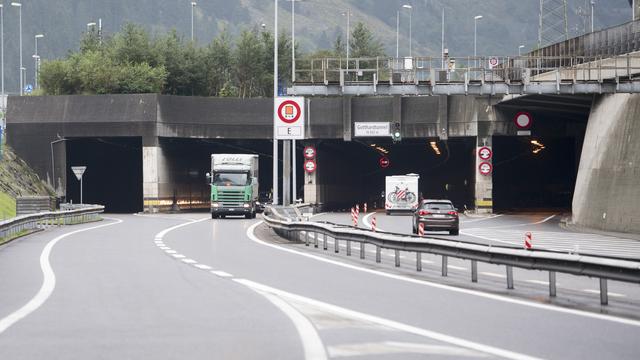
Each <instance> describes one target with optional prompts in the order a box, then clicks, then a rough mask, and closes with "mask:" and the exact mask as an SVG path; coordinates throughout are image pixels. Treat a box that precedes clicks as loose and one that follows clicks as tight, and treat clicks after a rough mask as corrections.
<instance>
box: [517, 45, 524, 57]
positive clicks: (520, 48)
mask: <svg viewBox="0 0 640 360" xmlns="http://www.w3.org/2000/svg"><path fill="white" fill-rule="evenodd" d="M522 48H524V45H520V46H518V56H520V55H522V53H521V50H522Z"/></svg>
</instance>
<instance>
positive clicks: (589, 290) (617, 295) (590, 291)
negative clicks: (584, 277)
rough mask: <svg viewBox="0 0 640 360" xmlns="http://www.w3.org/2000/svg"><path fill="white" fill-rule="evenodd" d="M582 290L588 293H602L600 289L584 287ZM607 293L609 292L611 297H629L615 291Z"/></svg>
mask: <svg viewBox="0 0 640 360" xmlns="http://www.w3.org/2000/svg"><path fill="white" fill-rule="evenodd" d="M582 291H584V292H586V293H590V294H600V290H594V289H583V290H582ZM607 294H609V296H611V297H627V296H626V295H624V294H618V293H614V292H607Z"/></svg>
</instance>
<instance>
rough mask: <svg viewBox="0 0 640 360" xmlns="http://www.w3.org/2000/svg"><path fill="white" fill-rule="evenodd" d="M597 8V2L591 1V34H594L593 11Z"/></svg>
mask: <svg viewBox="0 0 640 360" xmlns="http://www.w3.org/2000/svg"><path fill="white" fill-rule="evenodd" d="M595 6H596V2H595V0H591V32H593V17H594V13H593V10H594V8H595Z"/></svg>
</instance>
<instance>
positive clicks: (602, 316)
mask: <svg viewBox="0 0 640 360" xmlns="http://www.w3.org/2000/svg"><path fill="white" fill-rule="evenodd" d="M263 223H264V222H263V221H259V222H256V223H254V224H253V225H251V226H250V227H249V228H248V229H247V236H248V237H249V238H250V239H251V240H252V241H253V242H255V243H258V244H260V245H264V246H267V247H270V248H273V249H277V250H280V251H284V252H288V253H291V254H296V255H299V256H303V257H307V258H309V259H314V260H317V261H320V262H324V263H328V264H332V265H336V266H340V267H344V268H347V269H351V270H355V271H360V272H364V273H368V274H374V275H378V276H381V277H386V278H389V279H394V280H400V281H404V282H408V283H413V284H418V285H423V286H428V287H432V288H437V289H442V290H448V291H452V292H457V293H462V294H467V295H473V296H478V297H482V298H486V299H491V300H496V301H502V302H506V303H511V304H516V305H522V306H528V307H532V308H537V309H542V310H548V311H554V312H559V313H564V314H570V315H575V316H582V317H587V318H592V319H598V320H604V321H611V322H615V323H619V324H624V325H629V326H638V327H640V321H638V320H632V319H624V318H620V317H616V316H611V315H606V314H596V313H590V312H586V311H582V310H576V309H567V308H562V307H556V306H553V305H547V304H542V303H535V302H529V301H525V300H520V299H515V298H509V297H506V296H502V295H496V294H489V293H484V292H481V291H479V290H471V289H463V288H457V287H453V286H450V285H444V284H438V283H434V282H430V281H426V280H418V279H413V278H409V277H405V276H402V275H396V274H391V273H386V272H383V271H379V270H373V269H367V268H363V267H360V266H355V265H351V264H345V263H342V262H339V261H336V260H331V259H325V258H323V257H320V256H316V255H312V254H307V253H304V252H301V251H297V250H294V249H290V248H285V247H281V246H278V245H275V244H271V243H268V242H265V241H263V240H260V239H258V237H257V236H256V235H255V233H254V231H255V228H256V227H258V226H259V225H261V224H263Z"/></svg>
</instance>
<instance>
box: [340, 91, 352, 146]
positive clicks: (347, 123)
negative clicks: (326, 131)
mask: <svg viewBox="0 0 640 360" xmlns="http://www.w3.org/2000/svg"><path fill="white" fill-rule="evenodd" d="M342 128H343V133H342V139H343V140H344V141H351V128H352V123H351V96H343V97H342Z"/></svg>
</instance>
